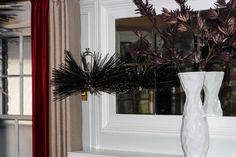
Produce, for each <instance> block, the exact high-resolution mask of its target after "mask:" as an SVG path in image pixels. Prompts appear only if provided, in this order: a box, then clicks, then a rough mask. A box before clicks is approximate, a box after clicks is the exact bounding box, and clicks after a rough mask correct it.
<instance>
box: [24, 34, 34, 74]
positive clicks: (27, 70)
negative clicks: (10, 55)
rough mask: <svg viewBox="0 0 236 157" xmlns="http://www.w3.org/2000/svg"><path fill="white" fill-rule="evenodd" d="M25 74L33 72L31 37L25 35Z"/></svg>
mask: <svg viewBox="0 0 236 157" xmlns="http://www.w3.org/2000/svg"><path fill="white" fill-rule="evenodd" d="M23 70H24V74H32V69H31V37H24V68H23Z"/></svg>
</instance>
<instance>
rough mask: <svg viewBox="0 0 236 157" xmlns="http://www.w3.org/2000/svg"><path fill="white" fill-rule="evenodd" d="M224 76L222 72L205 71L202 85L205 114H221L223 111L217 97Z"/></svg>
mask: <svg viewBox="0 0 236 157" xmlns="http://www.w3.org/2000/svg"><path fill="white" fill-rule="evenodd" d="M223 78H224V72H206V74H205V81H204V85H203V89H204V94H205V99H204V110H205V111H206V114H207V116H222V115H223V111H222V108H221V103H220V100H219V97H218V94H219V91H220V87H221V84H222V81H223Z"/></svg>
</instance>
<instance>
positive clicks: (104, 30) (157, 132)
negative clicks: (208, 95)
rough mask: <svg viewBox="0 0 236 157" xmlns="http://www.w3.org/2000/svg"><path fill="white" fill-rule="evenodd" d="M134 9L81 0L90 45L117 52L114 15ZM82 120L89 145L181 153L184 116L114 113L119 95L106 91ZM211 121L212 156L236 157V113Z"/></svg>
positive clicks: (170, 2)
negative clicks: (87, 17)
mask: <svg viewBox="0 0 236 157" xmlns="http://www.w3.org/2000/svg"><path fill="white" fill-rule="evenodd" d="M150 1H151V0H150ZM152 1H153V2H154V1H155V6H157V10H158V11H160V9H161V8H162V7H163V6H168V7H167V8H175V7H176V5H175V3H174V0H165V1H162V0H152ZM213 2H214V1H213V0H208V1H205V0H189V3H190V5H192V6H194V7H195V9H200V8H202V9H207V8H209V7H210V6H212V7H213V5H212V4H213ZM202 4H204V5H202ZM134 9H135V7H134V5H133V4H132V0H130V1H127V0H89V1H87V0H81V10H82V12H84V13H86V14H88V15H89V21H90V24H89V26H88V27H89V29H88V30H89V32H88V34H89V41H88V43H89V47H90V48H91V49H92V50H93V51H100V52H102V53H104V54H107V53H114V52H115V19H117V18H127V17H135V16H138V15H136V14H135V11H134ZM82 23H83V22H82ZM82 31H83V30H82ZM84 118H87V119H88V120H86V122H88V123H89V125H87V128H86V129H85V130H84V132H86V136H87V140H89V142H87V143H88V149H89V148H96V149H108V150H109V149H113V150H123V151H137V152H140V151H141V152H152V153H161V154H168V153H170V154H175V155H182V154H183V153H182V149H181V145H180V139H179V134H180V127H181V120H182V117H181V116H170V115H169V116H164V115H121V114H116V104H115V96H114V95H108V94H105V93H103V94H102V95H100V96H93V95H90V99H89V102H88V106H87V109H86V113H84ZM208 122H209V128H210V137H211V139H210V150H209V157H222V155H223V156H224V157H232V156H231V155H233V156H236V151H235V149H234V147H233V145H236V117H208ZM229 139H230V140H229ZM227 154H228V155H227Z"/></svg>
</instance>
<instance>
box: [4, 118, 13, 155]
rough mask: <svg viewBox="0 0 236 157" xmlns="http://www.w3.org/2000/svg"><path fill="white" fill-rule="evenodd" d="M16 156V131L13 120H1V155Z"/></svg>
mask: <svg viewBox="0 0 236 157" xmlns="http://www.w3.org/2000/svg"><path fill="white" fill-rule="evenodd" d="M14 156H16V133H15V125H14V121H13V120H1V121H0V157H14Z"/></svg>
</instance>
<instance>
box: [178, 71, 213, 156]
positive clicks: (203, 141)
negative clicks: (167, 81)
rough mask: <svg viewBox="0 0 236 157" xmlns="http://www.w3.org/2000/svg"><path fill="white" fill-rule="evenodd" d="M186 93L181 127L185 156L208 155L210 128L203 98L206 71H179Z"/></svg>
mask: <svg viewBox="0 0 236 157" xmlns="http://www.w3.org/2000/svg"><path fill="white" fill-rule="evenodd" d="M178 76H179V78H180V82H181V85H182V87H183V90H184V92H185V95H186V101H185V104H184V112H183V119H182V127H181V144H182V148H183V151H184V154H185V157H206V155H207V152H208V147H209V130H208V123H207V119H206V114H205V111H204V110H203V106H202V100H201V95H200V93H201V90H202V88H203V82H204V77H205V72H186V73H179V74H178Z"/></svg>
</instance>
